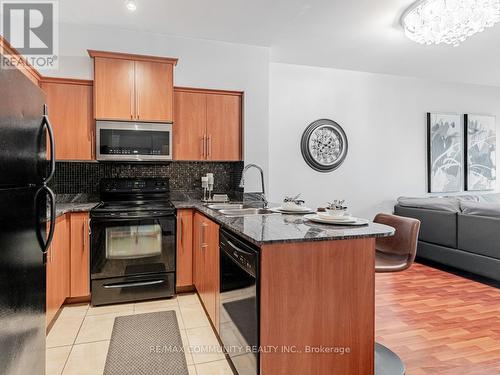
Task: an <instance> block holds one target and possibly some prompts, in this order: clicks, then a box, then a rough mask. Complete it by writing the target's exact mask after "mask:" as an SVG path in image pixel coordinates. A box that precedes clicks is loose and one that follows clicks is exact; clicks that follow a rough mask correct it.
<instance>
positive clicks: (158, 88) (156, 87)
mask: <svg viewBox="0 0 500 375" xmlns="http://www.w3.org/2000/svg"><path fill="white" fill-rule="evenodd" d="M173 77H174V66H173V65H172V64H164V63H159V62H153V61H136V62H135V92H136V96H137V98H136V106H137V107H136V109H135V111H136V117H137V120H139V121H159V122H163V121H165V122H166V121H168V122H170V121H172V119H173V100H174V92H173V87H174V83H173Z"/></svg>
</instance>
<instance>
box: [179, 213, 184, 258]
mask: <svg viewBox="0 0 500 375" xmlns="http://www.w3.org/2000/svg"><path fill="white" fill-rule="evenodd" d="M182 223H183V221H182V217H181V218H180V220H179V236H180V237H181V238H180V239H179V243H180V244H181V249H182V252H184V245H183V244H182V238H183V237H184V236H183V234H182V232H183V229H184V228H183V225H182Z"/></svg>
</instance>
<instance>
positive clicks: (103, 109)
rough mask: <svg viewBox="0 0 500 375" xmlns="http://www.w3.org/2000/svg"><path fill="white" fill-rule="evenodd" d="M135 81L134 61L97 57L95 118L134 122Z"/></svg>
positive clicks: (95, 64) (95, 63)
mask: <svg viewBox="0 0 500 375" xmlns="http://www.w3.org/2000/svg"><path fill="white" fill-rule="evenodd" d="M134 81H135V75H134V61H132V60H124V59H113V58H105V57H95V62H94V102H95V103H94V106H95V118H96V119H99V120H134V116H135V108H134V107H135V92H134Z"/></svg>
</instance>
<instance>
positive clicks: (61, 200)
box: [47, 194, 99, 220]
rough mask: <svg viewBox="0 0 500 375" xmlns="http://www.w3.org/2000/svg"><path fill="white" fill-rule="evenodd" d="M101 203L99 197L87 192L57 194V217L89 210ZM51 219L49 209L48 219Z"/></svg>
mask: <svg viewBox="0 0 500 375" xmlns="http://www.w3.org/2000/svg"><path fill="white" fill-rule="evenodd" d="M98 204H99V199H98V198H97V197H95V196H90V195H86V194H57V195H56V217H59V216H62V215H64V214H67V213H69V212H87V211H90V210H91V209H92V208H94V207H95V206H97V205H98ZM48 219H50V210H47V220H48Z"/></svg>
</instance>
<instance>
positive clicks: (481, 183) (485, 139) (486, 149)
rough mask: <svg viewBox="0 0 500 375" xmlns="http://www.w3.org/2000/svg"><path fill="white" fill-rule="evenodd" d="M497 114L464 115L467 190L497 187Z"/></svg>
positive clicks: (483, 189) (493, 188) (484, 189)
mask: <svg viewBox="0 0 500 375" xmlns="http://www.w3.org/2000/svg"><path fill="white" fill-rule="evenodd" d="M495 120H496V119H495V116H486V115H473V114H466V115H464V125H465V131H464V136H465V165H466V171H465V190H468V191H486V190H495V188H496V178H497V175H496V143H497V131H496V121H495Z"/></svg>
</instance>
